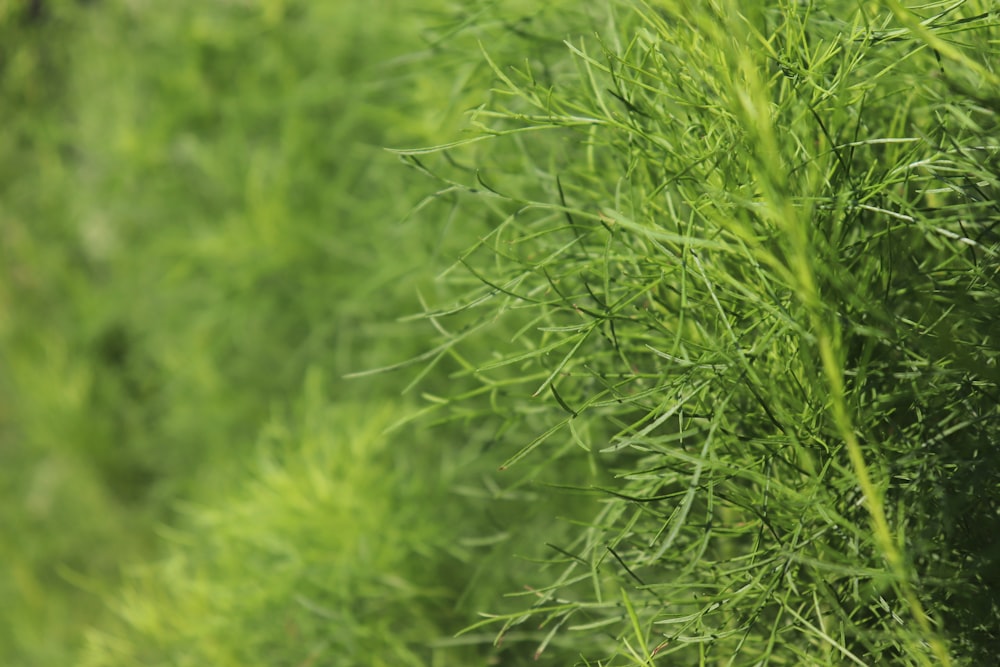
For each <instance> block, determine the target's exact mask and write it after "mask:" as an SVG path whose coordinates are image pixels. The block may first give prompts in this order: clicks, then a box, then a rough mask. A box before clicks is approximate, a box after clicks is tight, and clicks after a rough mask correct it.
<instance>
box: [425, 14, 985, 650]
mask: <svg viewBox="0 0 1000 667" xmlns="http://www.w3.org/2000/svg"><path fill="white" fill-rule="evenodd" d="M688 9H689V8H688ZM688 9H684V8H682V7H681V6H680V5H675V4H673V3H669V2H660V3H655V4H654V5H653V6H651V7H647V8H644V9H639V10H637V11H636V10H633V9H631V8H622V9H620V10H619V11H618V12H617V15H616V17H615V19H614V20H613V23H612V24H611V26H610V27H609V28H608V29H607V30H605V31H601V32H599V33H598V35H597V37H595V38H591V39H583V40H580V41H574V42H569V43H567V46H568V48H569V49H570V51H571V52H572V53H573V56H574V59H575V61H576V63H577V65H578V71H577V72H576V73H573V72H567V71H566V70H565V67H563V66H562V65H563V64H564V63H565V61H560V63H559V65H555V66H554V65H553V64H552V63H550V62H548V61H546V60H544V59H529V60H527V61H526V62H517V61H499V60H497V61H496V64H495V67H496V74H497V77H498V79H499V81H500V83H499V91H498V93H497V100H496V101H495V102H494V103H493V104H492V105H491V106H490V107H489V109H490V110H488V111H482V112H480V113H479V114H478V117H479V118H480V119H482V120H483V122H484V123H485V124H486V125H487V126H488V127H489V128H491V131H492V132H493V133H494V134H496V135H498V138H497V139H495V140H494V141H492V142H491V143H490V144H488V145H486V146H485V147H484V145H483V144H477V145H476V146H475V149H476V153H475V155H474V156H472V157H466V158H464V161H465V162H466V163H469V164H474V165H475V168H474V171H473V169H472V168H471V167H470V168H469V170H468V173H467V175H465V176H463V175H461V174H460V173H459V174H457V175H454V176H448V177H447V179H448V182H449V183H451V184H452V185H451V187H452V188H461V187H463V185H464V188H465V189H466V191H467V192H469V193H470V194H474V195H476V196H478V197H480V198H482V199H483V209H484V210H491V211H494V212H495V214H494V224H493V229H492V230H491V231H490V232H489V233H488V234H487V235H485V236H484V238H483V241H482V242H481V243H480V244H478V246H477V247H476V248H474V249H472V250H470V251H469V252H468V253H466V254H465V255H464V256H463V260H462V261H463V263H464V264H465V265H466V266H467V267H468V269H469V271H468V272H467V273H471V275H472V276H473V277H474V278H475V280H476V281H478V282H479V284H480V287H479V288H478V289H475V290H474V291H472V292H470V293H469V295H468V296H467V297H466V298H465V299H463V300H462V301H461V302H460V304H464V305H460V306H459V307H457V308H455V309H452V310H449V309H447V308H442V309H441V311H439V312H431V313H429V314H428V316H429V317H432V318H433V319H434V320H435V321H440V322H442V323H443V325H442V328H441V330H442V331H444V330H445V329H447V328H448V325H447V321H448V317H445V315H448V314H450V313H452V312H460V313H462V314H463V316H465V317H478V320H473V321H478V322H484V323H485V322H489V323H490V324H489V327H490V329H491V331H493V332H494V333H495V332H496V330H497V328H501V327H506V330H507V331H509V332H510V333H509V334H508V336H509V339H508V342H507V343H506V344H505V345H503V347H500V348H498V349H495V351H494V352H493V354H492V355H487V356H482V355H480V356H476V355H475V353H474V352H468V351H467V345H466V342H465V340H464V336H460V335H452V336H450V337H448V338H445V339H444V340H443V342H442V347H443V348H453V349H454V350H455V353H454V354H455V356H456V357H457V358H460V359H462V360H463V363H464V365H465V367H466V368H467V369H468V370H469V375H470V376H471V377H474V378H476V379H477V380H479V381H480V382H481V383H482V392H487V393H489V395H490V396H491V397H492V400H491V404H492V405H494V406H496V407H497V410H496V412H497V417H498V418H500V419H501V420H502V425H501V426H499V428H498V430H499V431H502V432H506V433H523V434H524V435H521V436H520V437H519V438H518V439H519V440H520V443H521V444H520V449H518V446H519V445H518V444H517V440H518V439H516V438H512V437H510V436H508V437H507V440H508V442H510V441H511V440H514V442H513V443H511V445H510V446H509V447H508V448H507V449H505V453H504V454H503V456H504V457H506V459H507V460H506V462H504V463H503V467H508V466H510V467H512V470H511V472H510V473H509V474H513V475H517V470H518V467H519V466H525V465H531V462H532V461H535V462H538V461H546V460H551V459H553V458H560V459H561V460H562V461H566V460H570V459H573V458H583V457H589V458H590V459H591V460H592V461H593V462H594V463H595V465H597V466H598V467H600V468H603V469H606V470H608V471H610V472H611V473H613V474H614V481H606V482H604V483H602V484H601V485H596V484H595V485H593V486H591V487H590V490H589V494H590V495H594V496H596V497H603V498H604V500H603V505H604V509H603V510H602V511H601V512H600V513H598V514H597V515H595V516H594V518H593V519H592V520H591V521H590V522H589V524H588V525H586V526H585V528H584V529H583V530H581V531H580V532H579V534H578V537H577V539H576V540H575V541H573V542H570V543H566V544H560V545H554V546H555V548H556V551H557V552H558V554H561V555H560V556H558V557H557V558H556V562H553V563H550V564H549V565H548V566H547V567H546V569H547V570H548V571H550V572H552V574H550V575H549V577H550V579H549V581H550V582H551V583H550V584H549V585H548V586H546V587H545V588H544V589H542V592H539V593H537V596H538V599H537V600H535V601H533V603H532V604H531V605H527V603H526V606H525V609H526V615H519V614H513V615H510V616H505V617H502V618H501V619H499V620H501V621H504V623H503V629H502V630H501V633H502V634H503V633H510V632H516V631H517V630H518V629H519V628H520V627H521V626H522V624H523V623H524V622H525V621H528V620H529V619H537V620H536V622H542V623H543V624H544V625H545V626H546V627H551V628H552V629H553V632H554V635H553V636H554V637H556V638H560V637H562V638H563V640H564V641H565V642H566V643H567V644H569V645H572V646H573V647H574V652H572V653H570V654H568V655H565V656H564V657H563V658H560V660H562V659H567V660H568V659H571V658H570V656H572V655H577V654H579V655H583V656H585V657H586V658H587V660H589V661H591V662H594V661H599V662H600V664H608V665H612V664H647V662H649V661H652V660H654V659H656V658H657V657H662V658H663V659H664V660H666V661H670V660H680V661H683V662H685V663H689V662H691V663H693V662H695V661H699V660H700V661H709V660H710V661H715V660H723V661H724V662H725V664H759V661H761V660H766V661H768V664H802V662H803V661H804V660H805V661H808V662H809V663H810V664H840V663H841V662H843V661H845V660H853V661H856V662H860V663H863V664H868V663H872V662H875V663H880V664H881V663H883V662H886V661H892V662H893V663H899V664H941V663H942V662H944V661H945V660H946V656H947V655H949V654H950V655H951V656H952V659H954V660H956V661H958V662H960V663H962V664H981V662H982V661H983V660H987V656H990V655H994V654H995V651H996V641H997V640H998V637H997V635H996V631H995V629H991V627H990V626H991V625H995V623H993V621H994V620H995V619H996V618H997V613H998V609H997V597H996V596H997V588H996V583H997V582H996V580H995V576H994V575H993V572H994V571H995V569H996V557H997V551H996V549H995V547H994V546H993V545H992V544H991V541H990V540H989V539H987V538H986V537H985V536H986V535H987V534H991V533H992V532H993V531H994V529H995V528H996V522H997V516H998V515H997V507H998V504H997V503H998V501H1000V495H998V491H1000V488H998V485H997V477H996V475H995V474H994V473H993V472H991V468H994V467H995V466H994V465H992V463H991V462H992V461H993V457H992V454H991V452H990V449H989V443H990V442H992V441H994V440H995V439H996V437H997V434H998V428H1000V414H998V412H997V410H998V408H997V405H998V402H997V398H998V393H997V391H998V375H997V362H998V352H1000V347H998V341H997V339H996V334H995V330H996V328H997V327H996V315H997V312H1000V311H998V308H997V307H998V305H1000V304H998V297H1000V293H998V291H997V287H998V282H997V281H998V266H1000V264H998V261H997V253H998V251H1000V249H998V244H997V241H998V237H997V232H996V229H995V223H996V219H997V213H998V209H997V208H996V205H995V200H996V194H997V193H998V192H1000V189H998V187H997V186H998V181H997V176H996V174H995V169H992V168H991V166H990V165H994V164H995V162H996V154H997V151H998V150H1000V149H998V146H1000V142H998V135H997V117H996V115H997V111H998V109H997V100H996V96H995V94H994V93H990V92H989V91H990V90H995V89H996V88H995V86H996V84H997V75H996V74H995V73H993V72H992V71H991V70H990V69H989V68H990V66H991V63H992V62H994V61H995V58H994V59H993V60H991V59H990V58H989V57H987V54H992V55H993V56H995V55H996V51H995V44H994V42H991V39H993V37H995V35H996V30H997V23H996V17H995V16H994V15H993V14H991V13H990V12H989V11H988V10H987V8H985V7H984V6H981V4H977V3H961V6H954V7H950V6H949V7H945V5H944V4H940V5H934V6H924V7H922V8H921V10H920V15H919V16H920V17H923V18H926V19H927V21H925V24H927V25H929V26H930V31H929V32H926V33H925V32H921V31H920V30H917V29H914V28H913V27H912V26H911V25H910V23H911V17H910V15H909V14H907V13H906V12H905V11H903V10H900V11H899V13H898V14H896V15H895V16H894V15H893V14H892V13H888V12H883V13H872V12H871V11H870V10H867V9H865V10H861V9H858V8H857V7H856V6H855V5H850V4H849V3H848V4H845V5H844V6H840V5H838V4H837V3H825V4H823V5H820V4H812V3H780V4H779V5H777V6H774V7H770V8H761V10H760V11H757V12H750V11H748V10H746V9H745V8H744V7H743V6H737V5H736V4H733V5H732V6H727V7H726V8H722V9H719V11H718V13H717V14H716V13H713V11H712V10H710V9H709V8H708V7H707V6H706V7H705V8H704V11H697V12H691V11H688ZM553 29H555V28H554V27H553ZM940 40H947V42H946V44H945V46H941V45H940V43H939V41H940ZM486 51H487V53H489V49H488V48H487V49H486ZM942 51H944V53H942ZM454 150H455V149H454V148H451V149H449V148H448V147H443V148H442V149H441V151H442V152H446V151H452V152H453V151H454ZM427 153H428V152H426V151H422V152H419V153H417V152H413V153H409V154H408V155H409V156H410V159H411V160H413V162H414V164H416V165H418V166H420V167H421V168H422V169H424V170H427V169H431V170H434V168H433V167H429V164H430V163H429V159H430V156H429V155H428V154H427ZM454 162H461V160H460V159H458V158H455V160H454ZM446 167H447V165H444V164H443V163H442V167H441V168H442V169H444V168H446ZM459 184H463V185H459ZM477 314H478V315H477ZM474 340H475V339H473V341H474ZM474 344H475V343H474V342H473V343H471V345H474ZM509 369H512V372H510V373H508V372H507V371H508V370H509ZM529 402H530V405H532V406H533V408H532V409H531V410H527V409H523V408H520V406H522V405H523V406H527V405H529ZM464 405H465V404H464V403H459V406H464ZM546 406H547V407H546ZM460 409H466V408H464V407H461V408H460ZM531 434H534V435H535V436H537V437H533V436H532V435H531ZM575 445H578V446H579V447H577V446H575ZM510 447H513V449H511V448H510ZM581 448H582V449H583V450H586V452H589V453H584V452H580V449H581ZM561 465H564V463H562V464H561ZM534 469H535V466H532V467H530V468H529V470H532V471H534ZM531 474H535V473H534V472H532V473H531ZM550 553H551V552H550ZM560 561H561V564H560ZM983 619H987V620H985V621H984V620H983ZM574 629H575V630H576V631H577V632H576V633H575V634H574ZM568 637H571V638H568ZM545 644H546V642H542V644H541V646H542V647H544V646H545ZM558 655H563V654H558ZM667 656H670V657H667ZM580 664H583V663H580Z"/></svg>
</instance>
